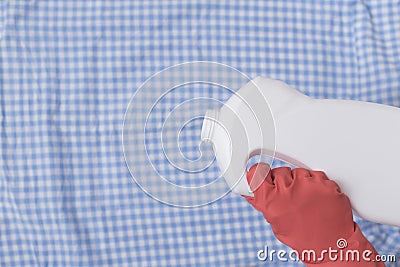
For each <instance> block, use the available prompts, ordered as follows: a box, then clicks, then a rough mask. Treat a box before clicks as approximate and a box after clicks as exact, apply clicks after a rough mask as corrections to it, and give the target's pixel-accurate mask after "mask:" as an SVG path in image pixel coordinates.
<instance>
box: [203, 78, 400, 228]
mask: <svg viewBox="0 0 400 267" xmlns="http://www.w3.org/2000/svg"><path fill="white" fill-rule="evenodd" d="M201 135H202V140H205V141H210V142H212V143H213V148H214V152H215V155H216V160H217V163H218V166H219V168H220V170H221V172H222V175H223V177H224V178H225V180H226V182H227V184H228V185H229V186H230V188H231V189H232V190H233V191H234V192H236V193H239V194H242V195H248V196H252V195H253V193H252V191H251V190H250V186H249V185H248V183H247V180H246V177H245V175H246V166H247V163H248V160H249V159H250V158H251V157H253V156H254V155H263V156H267V157H271V158H276V159H280V160H283V161H286V162H288V163H290V164H292V165H295V166H298V167H304V168H307V169H312V170H322V171H324V172H325V173H326V174H327V175H328V177H330V179H333V180H335V181H336V182H337V183H338V184H339V186H340V187H341V189H342V191H343V192H344V193H346V194H347V195H348V196H349V198H350V200H351V204H352V207H353V209H354V211H355V212H356V213H357V214H358V215H359V216H361V217H363V218H365V219H368V220H371V221H374V222H378V223H384V224H390V225H396V226H400V210H399V204H400V203H399V202H400V201H399V200H400V198H399V197H398V196H399V193H398V191H399V188H400V177H399V173H398V166H399V155H398V152H399V151H400V109H399V108H395V107H391V106H386V105H381V104H375V103H369V102H361V101H353V100H335V99H313V98H310V97H308V96H306V95H304V94H302V93H300V92H299V91H297V90H295V89H293V88H292V87H290V86H289V85H287V84H285V83H284V82H282V81H278V80H272V79H268V78H265V77H257V78H255V79H254V80H252V81H250V82H249V83H247V84H246V85H244V86H243V87H242V88H240V89H239V90H238V91H237V92H236V93H235V94H234V95H233V96H232V97H231V98H230V99H229V100H228V101H227V102H226V103H225V104H224V105H223V106H222V107H221V109H220V110H209V111H207V113H206V115H205V118H204V121H203V127H202V133H201ZM251 188H254V186H252V187H251Z"/></svg>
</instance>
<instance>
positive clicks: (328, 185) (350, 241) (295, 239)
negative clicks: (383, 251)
mask: <svg viewBox="0 0 400 267" xmlns="http://www.w3.org/2000/svg"><path fill="white" fill-rule="evenodd" d="M264 178H265V179H264ZM252 179H255V180H256V181H263V182H262V183H261V185H260V186H259V187H258V188H256V190H255V192H254V197H247V196H245V198H246V199H247V201H248V202H249V203H250V204H252V205H253V206H254V207H255V208H256V209H257V210H258V211H260V212H262V214H263V215H264V218H265V219H266V220H267V221H268V222H269V223H270V224H271V228H272V231H273V232H274V234H275V236H276V237H277V238H278V239H279V240H280V241H281V242H282V243H284V244H286V245H288V246H289V247H291V248H292V249H294V250H296V251H298V253H299V255H300V259H301V260H302V261H303V263H305V264H306V265H307V266H341V267H342V266H343V267H347V266H349V267H350V266H363V267H378V266H379V267H382V266H385V265H384V264H383V263H382V262H377V261H372V260H375V257H376V255H378V253H377V252H376V250H375V249H374V248H373V246H372V245H371V244H370V243H369V242H368V240H367V239H366V238H365V237H364V236H363V234H362V233H361V231H360V229H359V228H358V225H357V224H356V223H355V222H354V221H353V213H352V209H351V205H350V200H349V198H348V197H347V196H346V195H345V194H344V193H342V192H341V190H340V188H339V186H338V185H337V184H336V183H335V182H334V181H332V180H329V179H328V177H327V176H326V175H325V173H323V172H321V171H308V170H306V169H301V168H298V169H294V170H291V169H290V168H288V167H281V168H276V169H272V170H271V171H270V167H269V165H267V164H264V163H260V164H258V165H255V166H253V167H252V168H251V169H250V170H249V172H248V173H247V180H248V183H249V184H251V180H252ZM339 239H343V240H341V241H342V244H343V243H346V244H347V245H346V247H345V248H343V246H342V245H339V247H338V240H339ZM329 248H331V249H332V250H337V251H338V252H337V253H335V252H333V254H331V255H333V256H331V257H330V256H329V254H328V253H329V252H328V251H329ZM305 250H314V251H315V253H316V257H315V258H313V257H312V256H311V257H310V258H308V256H305V257H304V258H303V257H302V254H303V253H305ZM323 250H327V252H325V253H323ZM340 250H343V251H342V252H343V253H342V255H343V256H342V259H343V260H340V257H341V256H340ZM349 250H357V251H358V253H359V254H358V255H359V257H360V260H359V261H357V260H355V261H354V260H352V256H351V254H349V256H347V259H348V261H346V251H349ZM366 250H369V251H371V253H369V252H368V251H367V252H365V253H367V255H364V257H363V252H364V251H366ZM305 255H308V254H307V253H306V254H305ZM321 255H323V256H321ZM335 255H336V256H337V259H335ZM356 258H357V257H356ZM368 259H371V261H368Z"/></svg>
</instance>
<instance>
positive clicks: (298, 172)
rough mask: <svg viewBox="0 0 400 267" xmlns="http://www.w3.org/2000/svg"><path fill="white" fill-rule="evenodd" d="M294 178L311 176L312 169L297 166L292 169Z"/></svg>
mask: <svg viewBox="0 0 400 267" xmlns="http://www.w3.org/2000/svg"><path fill="white" fill-rule="evenodd" d="M292 177H293V179H296V180H297V179H303V178H311V174H310V171H309V170H307V169H304V168H295V169H293V170H292Z"/></svg>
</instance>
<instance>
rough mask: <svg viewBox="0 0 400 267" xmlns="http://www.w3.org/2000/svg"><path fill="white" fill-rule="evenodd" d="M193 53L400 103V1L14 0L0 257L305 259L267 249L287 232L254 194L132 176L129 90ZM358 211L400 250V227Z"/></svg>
mask: <svg viewBox="0 0 400 267" xmlns="http://www.w3.org/2000/svg"><path fill="white" fill-rule="evenodd" d="M191 60H209V61H216V62H220V63H223V64H228V65H230V66H232V67H235V68H237V69H239V70H240V71H242V72H244V73H246V74H247V75H249V76H250V77H255V76H258V75H264V76H268V77H271V78H275V79H281V80H284V81H285V82H287V83H289V84H290V85H292V86H293V87H295V88H297V89H298V90H300V91H302V92H303V93H305V94H307V95H310V96H312V97H315V98H342V99H356V100H365V101H373V102H379V103H384V104H388V105H394V106H400V2H399V1H394V0H391V1H389V0H388V1H339V0H336V1H333V0H331V1H317V0H314V1H311V0H309V1H296V0H289V1H255V0H254V1H252V0H246V1H244V0H243V1H225V0H219V1H209V0H206V1H202V0H195V1H189V0H186V1H171V0H168V1H162V0H159V1H128V0H126V1H125V0H115V1H95V0H87V1H75V0H69V1H56V0H52V1H39V0H37V1H35V0H31V1H21V0H15V1H12V0H2V1H1V2H0V134H1V138H0V140H1V146H0V266H258V265H266V264H271V265H274V266H301V264H300V263H291V262H286V263H285V262H273V263H270V262H267V263H265V262H260V261H259V260H258V259H257V255H256V254H257V251H258V250H260V249H263V248H264V246H265V245H268V246H269V247H271V248H274V249H277V250H278V249H281V248H284V246H283V245H281V244H280V243H279V242H278V241H277V240H276V239H275V238H274V237H273V235H272V233H271V230H270V228H269V226H268V224H267V223H266V222H265V221H264V219H263V218H262V216H261V215H260V214H258V213H257V212H255V211H254V210H253V208H252V207H250V205H248V203H246V201H244V199H242V198H241V197H240V196H237V195H233V194H229V195H228V196H227V197H225V198H223V199H221V200H219V201H217V202H215V203H213V204H212V205H208V206H205V207H202V208H196V209H180V208H174V207H170V206H168V205H164V204H161V203H159V202H157V201H155V200H153V199H152V198H150V197H148V196H147V195H146V194H145V193H144V192H143V191H141V190H140V188H139V187H138V186H137V185H136V184H135V183H134V182H133V181H132V178H131V176H130V173H129V171H128V169H127V167H126V164H125V161H124V157H123V153H122V148H121V130H122V123H123V117H124V112H125V110H126V108H127V105H128V103H129V100H130V97H131V96H132V94H133V93H134V92H135V90H136V89H137V88H138V87H139V86H140V84H142V83H143V82H144V81H145V80H146V78H148V77H149V76H150V75H152V74H154V73H155V72H156V71H159V70H161V69H163V68H165V67H168V66H171V65H174V64H177V63H181V62H185V61H191ZM394 123H398V122H394ZM189 136H192V137H193V138H197V136H198V132H195V129H193V134H192V135H189ZM372 156H373V157H376V156H380V155H371V157H372ZM160 164H163V163H162V162H161V163H160ZM165 164H167V163H165ZM358 167H360V166H358ZM394 175H398V174H394ZM377 179H379V178H378V177H377ZM388 186H390V185H388ZM393 201H397V203H399V199H393ZM399 204H400V203H399ZM393 212H400V211H399V210H394V211H393ZM359 223H360V226H361V228H362V230H363V231H364V233H365V234H366V236H367V237H368V239H369V240H371V241H372V243H373V244H374V245H375V246H376V248H377V249H378V250H379V252H380V253H387V254H396V253H397V255H398V258H400V255H399V252H400V230H399V228H394V227H389V226H384V225H377V224H374V223H370V222H367V221H361V220H360V221H359ZM398 260H400V259H398ZM387 266H400V265H399V263H397V264H396V263H392V264H389V263H388V264H387Z"/></svg>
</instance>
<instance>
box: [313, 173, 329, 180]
mask: <svg viewBox="0 0 400 267" xmlns="http://www.w3.org/2000/svg"><path fill="white" fill-rule="evenodd" d="M310 175H311V177H313V178H318V179H320V180H322V181H323V180H329V178H328V176H326V174H325V172H323V171H310Z"/></svg>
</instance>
